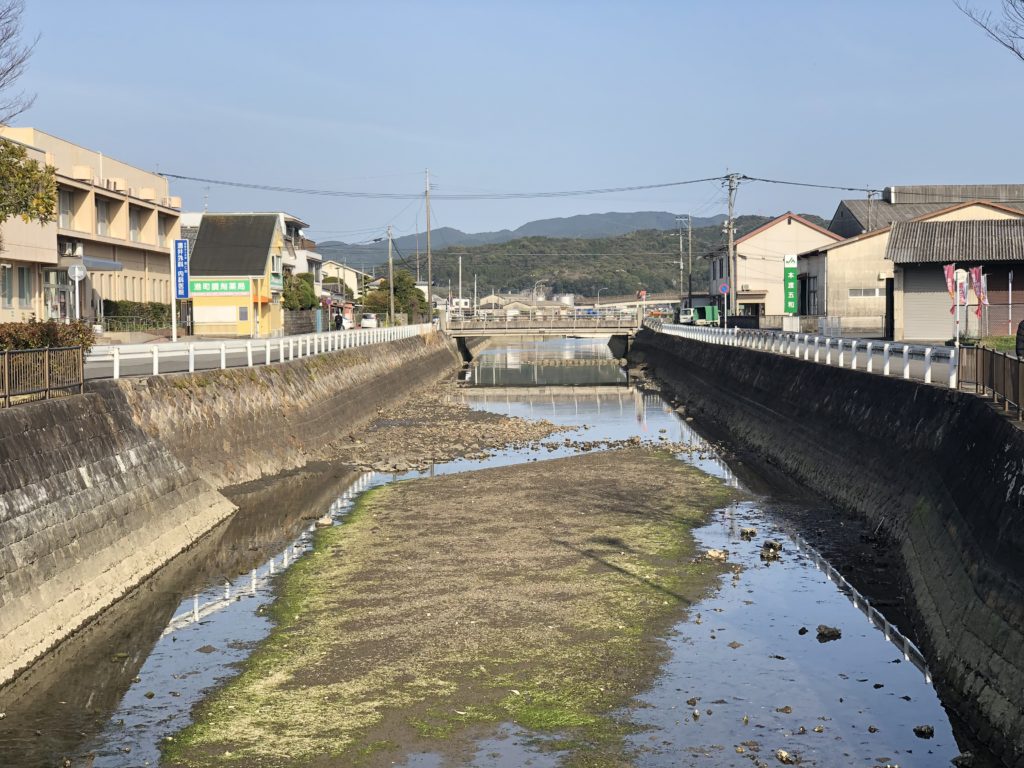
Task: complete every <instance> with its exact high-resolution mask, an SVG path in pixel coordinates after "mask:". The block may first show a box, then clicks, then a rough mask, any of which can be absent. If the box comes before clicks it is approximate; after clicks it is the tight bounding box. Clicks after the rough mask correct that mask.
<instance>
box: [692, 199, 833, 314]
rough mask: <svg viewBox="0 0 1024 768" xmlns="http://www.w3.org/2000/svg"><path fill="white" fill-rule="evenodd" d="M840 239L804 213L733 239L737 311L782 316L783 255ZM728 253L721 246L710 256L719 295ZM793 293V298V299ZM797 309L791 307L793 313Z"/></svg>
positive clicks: (712, 287) (780, 218)
mask: <svg viewBox="0 0 1024 768" xmlns="http://www.w3.org/2000/svg"><path fill="white" fill-rule="evenodd" d="M840 239H841V238H840V236H839V235H837V234H834V233H832V232H829V231H828V230H826V229H825V228H823V227H819V226H818V225H817V224H815V223H813V222H811V221H808V220H807V219H805V218H804V217H803V216H798V215H797V214H795V213H792V212H787V213H784V214H782V215H781V216H777V217H776V218H774V219H772V220H771V221H769V222H767V223H766V224H763V225H762V226H760V227H758V228H757V229H755V230H753V231H752V232H748V233H747V234H745V235H744V236H743V237H741V238H739V239H738V240H736V242H735V248H736V276H735V277H733V278H732V282H733V286H732V289H733V290H735V291H736V301H737V307H738V309H737V312H738V314H741V315H754V316H760V315H782V314H784V313H786V305H785V298H786V297H785V291H784V286H783V279H784V272H783V266H784V260H785V257H786V256H790V257H795V256H796V254H798V253H802V252H804V251H808V250H810V249H813V248H818V247H820V246H823V245H825V244H829V243H835V242H837V241H839V240H840ZM726 260H727V255H726V253H725V251H724V249H720V250H718V251H716V252H715V253H713V254H712V255H711V281H710V286H709V287H710V292H711V294H712V295H713V296H721V295H722V294H721V292H720V289H721V287H722V286H723V285H725V284H726V283H727V281H728V279H729V277H728V275H729V270H728V268H727V265H726ZM795 298H796V297H795V296H794V297H792V299H793V300H795ZM795 310H796V308H795V307H794V308H793V309H792V310H790V313H791V314H795Z"/></svg>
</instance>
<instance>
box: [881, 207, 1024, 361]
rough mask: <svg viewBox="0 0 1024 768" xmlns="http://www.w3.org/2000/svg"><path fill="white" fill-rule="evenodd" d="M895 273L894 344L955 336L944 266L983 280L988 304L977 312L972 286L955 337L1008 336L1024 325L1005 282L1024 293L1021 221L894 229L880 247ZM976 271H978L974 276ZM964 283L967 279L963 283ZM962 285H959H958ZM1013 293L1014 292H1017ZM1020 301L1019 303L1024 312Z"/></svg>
mask: <svg viewBox="0 0 1024 768" xmlns="http://www.w3.org/2000/svg"><path fill="white" fill-rule="evenodd" d="M885 257H886V259H888V260H889V261H890V262H892V264H893V269H894V302H893V304H894V306H893V309H894V317H895V320H894V322H895V332H896V336H897V338H901V339H911V340H915V341H944V340H946V339H950V338H953V336H954V335H955V330H954V328H955V325H954V324H955V319H956V316H955V314H954V312H953V309H954V303H955V299H952V298H950V291H949V288H948V286H947V282H946V276H945V272H944V270H943V267H944V266H945V265H948V264H952V265H954V266H955V268H956V270H957V271H958V272H959V271H961V270H963V271H964V272H967V273H968V274H969V273H970V272H971V271H972V270H975V272H974V276H979V277H981V285H982V286H984V288H985V290H984V291H983V294H985V298H987V300H988V304H987V305H985V304H982V305H981V311H980V312H978V311H977V310H978V307H979V302H978V297H977V295H976V293H975V291H974V290H973V289H972V288H973V286H969V289H968V290H967V292H966V295H964V296H963V299H962V300H964V303H965V306H963V308H962V309H961V311H960V316H959V320H960V333H961V334H962V335H965V336H971V337H974V338H978V337H982V336H989V335H1009V334H1010V333H1011V332H1012V331H1014V330H1016V323H1017V322H1020V320H1021V319H1022V318H1024V306H1018V307H1017V309H1016V312H1014V308H1013V304H1012V296H1011V295H1010V293H1009V288H1010V284H1011V282H1012V277H1011V275H1012V274H1013V272H1015V271H1016V273H1017V274H1018V275H1020V276H1021V277H1020V282H1019V283H1018V285H1019V286H1020V287H1024V217H1021V218H1015V219H990V220H984V221H910V222H900V223H897V224H894V225H893V227H892V231H891V232H890V234H889V241H888V244H887V246H886V253H885ZM979 270H980V271H979ZM964 277H966V276H964ZM961 281H963V279H962V280H961ZM1018 290H1019V289H1018ZM1020 299H1024V296H1021V297H1020V298H1019V299H1018V304H1021V305H1024V301H1021V300H1020Z"/></svg>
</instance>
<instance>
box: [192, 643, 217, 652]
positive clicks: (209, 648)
mask: <svg viewBox="0 0 1024 768" xmlns="http://www.w3.org/2000/svg"><path fill="white" fill-rule="evenodd" d="M196 650H197V651H199V652H200V653H213V652H214V651H216V650H217V649H216V648H215V647H214V646H212V645H203V646H200V647H199V648H196Z"/></svg>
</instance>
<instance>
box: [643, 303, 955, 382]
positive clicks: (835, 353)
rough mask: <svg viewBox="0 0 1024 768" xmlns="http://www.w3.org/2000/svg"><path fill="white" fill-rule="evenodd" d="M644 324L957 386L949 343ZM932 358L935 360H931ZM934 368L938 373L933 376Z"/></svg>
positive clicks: (709, 340) (657, 329)
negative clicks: (940, 345)
mask: <svg viewBox="0 0 1024 768" xmlns="http://www.w3.org/2000/svg"><path fill="white" fill-rule="evenodd" d="M644 327H645V328H647V329H649V330H652V331H654V332H656V333H664V334H668V335H670V336H681V337H683V338H685V339H692V340H693V341H700V342H703V343H705V344H719V345H722V346H727V347H741V348H743V349H753V350H757V351H759V352H770V353H774V354H779V355H786V356H787V357H794V358H797V359H799V360H804V361H806V362H809V363H817V364H818V365H831V366H837V367H839V368H848V369H850V370H853V371H857V370H861V371H865V372H867V373H874V374H878V375H880V376H898V377H900V378H904V379H913V380H915V381H923V382H924V383H925V384H941V385H943V386H948V387H949V388H950V389H957V387H958V382H959V360H958V358H959V355H958V351H957V349H956V348H955V347H939V346H924V345H920V344H901V343H898V342H892V341H878V340H875V339H871V340H867V339H844V338H839V337H833V336H814V335H811V334H808V333H790V332H786V331H760V330H750V329H746V328H715V327H711V326H700V325H673V324H671V323H664V322H662V321H661V320H658V319H657V318H652V317H648V318H646V319H645V320H644ZM936 363H939V365H938V366H936ZM937 374H941V375H939V376H938V378H936V376H937Z"/></svg>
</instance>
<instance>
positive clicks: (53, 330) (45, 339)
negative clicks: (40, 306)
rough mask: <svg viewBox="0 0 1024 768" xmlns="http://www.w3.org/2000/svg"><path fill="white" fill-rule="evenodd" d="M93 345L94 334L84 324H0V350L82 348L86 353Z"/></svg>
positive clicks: (90, 328) (34, 322) (50, 322)
mask: <svg viewBox="0 0 1024 768" xmlns="http://www.w3.org/2000/svg"><path fill="white" fill-rule="evenodd" d="M94 343H96V333H95V331H93V329H92V326H91V325H89V324H88V323H86V322H77V323H58V322H56V321H54V320H47V321H46V322H42V323H41V322H37V321H32V322H30V323H0V349H42V348H43V347H82V348H83V349H84V350H85V351H86V352H88V351H89V350H90V349H92V345H93V344H94Z"/></svg>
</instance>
